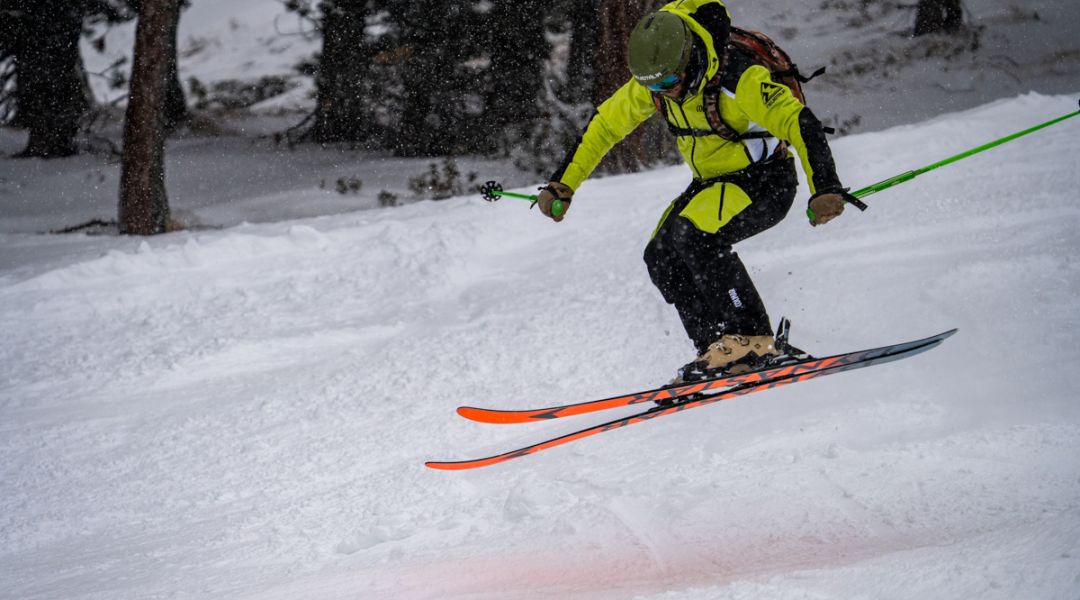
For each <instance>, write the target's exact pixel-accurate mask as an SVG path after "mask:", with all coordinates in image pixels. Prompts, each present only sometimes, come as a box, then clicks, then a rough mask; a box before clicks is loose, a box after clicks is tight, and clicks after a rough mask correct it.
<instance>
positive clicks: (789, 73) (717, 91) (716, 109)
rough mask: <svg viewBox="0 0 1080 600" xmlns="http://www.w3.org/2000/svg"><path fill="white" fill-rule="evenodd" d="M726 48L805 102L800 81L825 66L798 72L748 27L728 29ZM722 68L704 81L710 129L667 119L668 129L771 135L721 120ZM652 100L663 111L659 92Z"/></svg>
mask: <svg viewBox="0 0 1080 600" xmlns="http://www.w3.org/2000/svg"><path fill="white" fill-rule="evenodd" d="M728 48H729V51H730V49H731V48H734V49H736V50H740V51H742V52H744V53H745V54H747V55H749V56H750V57H751V58H752V59H753V60H754V63H755V64H759V65H761V66H763V67H765V68H766V69H768V70H769V73H770V74H771V75H772V79H773V81H774V82H776V83H778V84H781V85H783V86H786V87H787V88H788V89H790V90H791V94H792V95H793V96H795V98H796V99H798V101H799V102H801V103H803V104H804V105H805V104H806V96H805V95H804V94H803V90H802V84H804V83H806V82H808V81H810V80H811V79H813V78H815V77H817V76H818V75H821V74H822V73H824V72H825V67H821V68H820V69H818V70H817V71H814V72H813V74H811V75H810V76H809V77H806V76H805V75H803V74H802V73H800V72H799V68H798V67H797V66H796V65H795V63H794V62H792V60H791V57H790V56H788V53H787V52H784V50H783V49H782V48H780V46H778V45H777V44H776V42H774V41H773V40H772V38H770V37H769V36H767V35H765V34H764V33H761V32H759V31H752V30H749V29H740V28H738V27H732V28H731V36H730V37H729V39H728ZM723 75H724V69H723V68H721V69H720V71H719V72H717V73H716V75H714V76H713V78H712V79H711V80H709V82H708V83H707V84H705V90H704V97H703V99H702V100H703V102H704V105H705V119H706V120H707V121H708V122H709V127H710V130H709V131H704V130H700V129H686V128H682V127H676V126H674V125H672V124H671V122H670V121H668V129H670V130H671V132H672V133H674V134H675V135H676V136H693V137H701V136H705V135H719V136H720V137H722V138H724V139H725V140H728V141H731V142H741V141H743V140H748V139H760V138H768V137H772V134H770V133H768V132H765V131H759V132H752V133H739V132H737V131H735V129H734V128H732V127H731V126H729V125H728V124H727V123H725V122H724V119H723V118H722V117H721V116H720V95H721V93H722V92H721V87H722V86H721V83H720V80H721V79H722V78H723ZM653 101H654V102H655V103H656V107H657V109H659V110H660V111H661V112H663V111H665V110H666V107H665V106H664V103H663V101H662V99H661V97H660V96H659V94H653ZM825 131H826V133H833V130H832V128H829V127H826V128H825Z"/></svg>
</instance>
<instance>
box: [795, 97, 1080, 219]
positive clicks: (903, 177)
mask: <svg viewBox="0 0 1080 600" xmlns="http://www.w3.org/2000/svg"><path fill="white" fill-rule="evenodd" d="M1077 115H1080V110H1078V111H1076V112H1071V113H1069V114H1067V115H1064V116H1061V117H1058V118H1056V119H1051V120H1049V121H1047V122H1045V123H1040V124H1039V125H1036V126H1034V127H1031V128H1028V129H1025V130H1023V131H1018V132H1016V133H1014V134H1011V135H1007V136H1005V137H1003V138H1000V139H997V140H994V141H992V142H989V143H986V144H983V145H982V146H979V147H977V148H972V149H971V150H968V151H966V152H961V153H960V154H957V155H955V156H950V157H949V158H946V159H944V160H939V161H938V162H936V163H934V164H931V165H927V166H925V167H923V168H921V169H915V170H914V171H908V172H906V173H901V174H899V175H897V176H895V177H890V178H888V179H885V180H882V181H879V182H877V183H875V184H872V185H868V186H866V187H864V188H862V189H861V190H857V191H855V192H852V194H851V195H852V196H855V197H856V198H865V197H867V196H869V195H871V194H876V193H878V192H880V191H882V190H887V189H889V188H891V187H894V186H897V185H900V184H901V183H904V182H906V181H911V180H912V179H915V178H916V177H918V176H919V175H922V174H923V173H927V172H929V171H933V170H934V169H940V168H941V167H944V166H946V165H951V164H952V163H954V162H957V161H959V160H963V159H965V158H968V157H969V156H975V155H976V154H979V153H981V152H985V151H987V150H989V149H991V148H996V147H998V146H1000V145H1002V144H1005V143H1008V142H1011V141H1013V140H1015V139H1017V138H1021V137H1024V136H1025V135H1028V134H1029V133H1035V132H1036V131H1039V130H1040V129H1046V128H1047V127H1050V126H1051V125H1056V124H1058V123H1060V122H1062V121H1064V120H1066V119H1071V118H1073V117H1075V116H1077ZM862 210H865V209H862ZM806 215H807V216H808V217H810V220H811V221H813V220H814V217H815V215H814V212H813V211H812V210H810V209H806Z"/></svg>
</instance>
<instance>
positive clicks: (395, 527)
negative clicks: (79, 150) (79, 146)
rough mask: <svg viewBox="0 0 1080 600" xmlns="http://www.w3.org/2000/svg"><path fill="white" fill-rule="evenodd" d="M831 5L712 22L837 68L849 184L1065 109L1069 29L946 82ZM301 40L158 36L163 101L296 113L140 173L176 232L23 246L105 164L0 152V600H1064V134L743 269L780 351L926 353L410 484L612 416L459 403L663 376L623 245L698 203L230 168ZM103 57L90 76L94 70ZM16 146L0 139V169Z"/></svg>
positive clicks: (1071, 446) (1078, 550)
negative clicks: (948, 334)
mask: <svg viewBox="0 0 1080 600" xmlns="http://www.w3.org/2000/svg"><path fill="white" fill-rule="evenodd" d="M822 4H823V3H819V2H811V3H793V4H785V5H782V6H781V5H777V4H775V3H761V2H745V1H739V0H732V1H731V2H730V3H729V5H730V7H731V11H732V13H733V14H734V15H735V17H736V23H737V24H743V25H747V26H750V27H755V28H760V29H761V30H763V31H765V32H766V33H769V34H770V35H773V36H774V37H775V38H776V39H777V40H778V41H780V42H781V44H782V45H783V46H784V47H785V48H786V49H788V50H789V51H790V52H791V53H792V55H793V56H794V57H795V58H796V60H797V61H798V62H799V64H800V65H802V66H803V67H804V70H812V68H814V67H816V66H819V65H823V64H828V65H829V73H828V75H827V76H826V77H823V78H821V79H816V80H814V81H813V82H812V83H811V84H808V86H807V94H808V96H809V98H810V103H811V105H812V106H813V107H814V109H815V111H816V112H818V113H819V114H821V115H822V116H823V117H826V118H829V119H830V120H832V121H833V122H834V123H837V124H842V123H847V125H848V127H846V128H848V129H850V130H851V131H856V132H862V133H859V134H858V135H851V136H846V137H843V138H839V139H836V140H835V141H834V142H833V148H834V152H835V154H836V158H837V164H838V166H839V168H840V171H841V175H842V177H843V179H844V181H845V182H846V183H847V184H848V185H851V186H853V187H856V188H857V187H862V186H863V185H867V184H870V183H873V182H876V181H879V180H881V179H884V178H886V177H890V176H893V175H896V174H898V173H901V172H903V171H906V170H910V169H914V168H918V167H922V166H924V165H927V164H930V163H932V162H934V161H936V160H939V159H941V158H944V157H947V156H950V155H952V154H954V153H957V152H960V151H962V150H966V149H968V148H971V147H973V146H976V145H979V144H982V143H984V142H987V141H989V140H992V139H995V138H997V137H1000V136H1003V135H1006V134H1009V133H1012V132H1015V131H1018V130H1020V129H1022V128H1024V127H1028V126H1031V125H1034V124H1036V123H1039V122H1042V121H1045V120H1048V119H1051V118H1054V117H1057V116H1061V115H1063V114H1066V113H1067V112H1069V111H1072V110H1076V108H1077V104H1076V100H1077V97H1078V96H1080V94H1078V93H1077V91H1078V90H1077V81H1078V79H1077V74H1078V73H1080V61H1078V60H1077V56H1080V45H1078V44H1080V42H1078V41H1077V38H1076V35H1075V31H1076V24H1077V23H1080V3H1076V2H1062V1H1060V0H1037V1H1033V2H1025V3H1022V4H1021V3H1015V2H1012V1H1011V0H986V1H983V2H978V3H968V5H967V7H966V8H967V11H968V13H967V16H968V18H969V22H972V23H973V24H974V25H976V26H985V27H986V29H985V31H984V32H983V33H982V34H981V37H980V47H979V49H978V50H976V51H973V52H969V53H964V54H961V55H960V56H954V57H951V58H949V59H948V60H946V59H945V58H944V57H943V54H947V53H948V52H950V48H951V46H950V45H949V44H948V43H942V42H940V41H939V42H937V43H938V44H940V45H938V46H935V45H933V44H931V46H932V47H931V50H933V51H932V52H930V51H924V46H923V45H921V44H920V43H919V42H918V41H913V40H909V39H906V38H904V37H903V36H901V35H898V32H899V31H902V30H903V29H904V28H905V27H907V23H909V22H910V21H911V19H912V15H911V14H910V9H906V8H902V7H899V6H898V5H896V4H893V3H869V4H866V3H853V2H852V3H847V2H830V3H829V4H830V5H831V8H829V9H827V10H826V9H824V8H823V7H822ZM860 6H861V7H863V9H866V10H870V11H878V12H874V13H873V14H872V15H871V16H872V17H873V18H872V19H869V20H866V21H865V22H862V23H859V22H858V21H859V20H860V19H861V18H862V16H861V15H860V14H859V11H860ZM778 7H779V8H778ZM1036 15H1037V16H1036ZM304 27H305V26H304V25H302V24H301V23H299V22H298V21H297V20H296V19H295V17H293V16H289V15H288V14H287V13H286V12H285V11H284V8H283V7H282V6H281V5H280V4H279V3H277V2H268V1H267V0H213V1H211V0H194V1H193V2H192V7H191V8H190V9H189V10H187V11H186V12H185V13H184V16H183V19H182V21H181V33H180V50H181V61H180V70H181V77H182V79H183V81H184V83H185V84H188V78H189V77H195V78H197V79H198V80H200V81H201V82H203V83H204V84H212V83H215V82H221V81H227V80H234V79H243V80H254V79H258V78H259V77H264V76H276V77H283V78H286V79H288V80H289V81H291V82H293V83H295V84H297V87H296V88H295V89H293V90H292V91H290V92H289V93H287V94H285V95H283V96H280V97H278V98H274V99H271V100H268V101H266V102H264V103H261V104H260V105H258V106H257V107H255V110H254V114H244V115H237V114H230V115H228V116H227V118H224V117H223V118H220V119H219V121H218V123H217V125H218V126H219V127H220V128H221V129H223V130H225V133H226V135H224V136H220V137H208V136H200V135H197V134H188V135H186V136H185V137H181V138H178V139H174V140H172V141H170V144H169V149H168V161H169V162H168V167H167V174H168V188H169V194H170V205H171V206H172V208H173V211H174V214H175V215H176V216H177V217H178V218H179V219H180V220H181V221H182V222H184V223H186V224H187V225H189V226H191V227H193V229H191V230H188V231H183V232H177V233H172V234H168V235H164V236H158V237H154V238H147V239H142V238H122V237H116V236H109V235H83V234H77V235H41V233H42V232H45V231H49V230H55V229H60V228H63V227H67V226H72V225H76V224H79V223H82V222H85V221H87V220H89V219H95V218H99V219H112V218H114V217H115V214H116V201H117V195H116V189H117V183H118V179H119V172H118V165H117V164H116V160H115V159H113V158H111V157H109V156H106V155H102V154H94V155H84V156H79V157H75V158H71V159H65V160H62V161H39V160H14V159H9V158H2V157H0V331H2V332H3V337H4V343H3V344H0V598H12V599H19V600H24V599H25V600H30V599H42V600H45V599H49V600H52V599H55V598H65V599H88V600H89V599H109V600H112V599H115V598H147V599H150V598H215V599H217V598H237V599H243V598H252V599H256V598H257V599H260V600H263V599H270V600H273V599H276V598H281V599H290V600H291V599H294V598H312V599H316V600H319V599H336V598H365V599H366V598H379V599H382V598H393V599H395V600H396V599H404V600H412V599H421V598H439V599H447V600H465V599H468V600H483V599H492V600H494V599H498V600H517V599H520V600H526V599H527V600H533V599H548V598H560V599H562V598H574V599H582V600H607V599H616V598H617V599H624V598H632V599H635V600H715V599H742V598H761V597H767V598H778V599H781V600H786V599H791V600H794V599H804V598H814V599H832V598H837V599H839V598H845V599H846V598H888V599H893V598H897V599H903V598H912V599H915V598H920V599H921V598H926V597H937V598H986V599H998V598H1000V599H1009V600H1013V599H1015V598H1040V599H1061V600H1074V599H1075V598H1077V597H1078V596H1080V462H1078V459H1077V457H1078V456H1080V406H1078V404H1077V401H1076V393H1075V392H1074V390H1075V389H1076V388H1077V384H1078V383H1080V381H1078V379H1080V376H1078V375H1077V372H1076V370H1075V369H1074V368H1073V367H1072V365H1073V364H1075V363H1076V362H1077V360H1078V359H1080V345H1078V344H1077V343H1076V341H1075V340H1076V339H1077V336H1078V334H1080V316H1078V315H1080V310H1078V304H1077V300H1076V299H1077V298H1078V297H1080V264H1078V261H1077V258H1076V255H1077V249H1078V247H1080V233H1078V232H1080V208H1078V207H1077V205H1076V202H1075V199H1076V196H1077V194H1076V190H1077V189H1080V171H1078V170H1077V169H1076V166H1077V150H1078V145H1077V142H1076V140H1077V133H1078V131H1080V117H1078V118H1076V119H1073V120H1069V121H1066V122H1064V123H1062V124H1059V125H1056V126H1054V127H1052V128H1049V129H1046V130H1044V131H1040V132H1038V133H1036V134H1034V135H1032V136H1030V137H1027V138H1023V139H1021V140H1017V141H1014V142H1011V143H1009V144H1006V145H1005V146H1002V147H1000V148H997V149H994V150H991V151H989V152H986V153H984V154H980V155H978V156H975V157H973V158H970V159H966V160H964V161H962V162H960V163H957V164H955V165H952V166H949V167H946V168H943V169H941V170H937V171H934V172H932V173H928V174H925V175H923V176H921V177H919V178H918V179H916V180H915V181H912V182H909V183H906V184H904V185H902V186H900V187H898V188H894V189H891V190H888V191H885V192H882V193H880V194H877V195H874V196H872V197H870V198H868V202H869V203H870V204H871V209H870V210H869V211H867V212H866V213H859V212H857V211H855V210H854V209H849V210H848V211H847V214H845V215H843V216H842V217H840V218H839V219H837V220H836V221H834V222H832V223H830V224H829V225H827V226H825V227H821V228H811V227H809V226H808V225H807V224H806V221H805V219H804V218H803V217H802V216H801V214H800V213H801V207H802V202H803V200H804V199H805V197H806V194H807V192H806V190H805V188H804V189H803V190H802V191H801V192H800V200H798V201H797V204H796V208H795V209H793V211H792V214H791V215H789V218H788V219H787V220H786V221H785V222H784V223H782V224H780V225H779V226H778V227H776V228H775V229H773V230H771V231H769V232H766V233H765V234H762V235H761V236H758V237H756V238H754V239H752V240H749V241H747V242H744V243H742V244H740V246H739V247H738V250H739V252H740V255H741V256H742V257H743V259H744V261H745V262H746V263H747V264H748V265H749V267H750V268H751V270H752V272H753V274H754V277H755V280H756V282H757V284H758V286H759V288H760V289H761V290H762V293H763V295H764V297H765V300H766V303H767V305H768V307H769V310H770V313H771V315H772V317H773V319H774V320H776V319H778V318H779V317H780V316H782V315H786V316H788V317H790V318H792V320H793V321H794V330H793V342H794V343H795V344H796V345H799V346H800V347H804V348H806V349H808V350H811V351H813V352H814V353H816V354H819V355H827V354H830V353H835V352H842V351H847V350H853V349H860V348H867V347H873V346H878V345H881V344H886V343H892V342H898V341H903V340H908V339H913V338H917V337H922V336H926V335H930V334H933V333H937V332H939V331H942V330H945V329H949V328H952V327H958V328H959V330H960V331H959V333H958V334H957V335H956V336H954V337H953V338H951V339H949V340H948V341H947V342H946V343H945V344H943V345H942V346H941V347H940V348H937V349H934V350H932V351H931V352H929V353H927V354H924V355H920V356H918V357H915V358H911V359H908V360H904V361H900V362H896V363H891V364H887V365H882V366H878V367H873V368H872V369H866V370H860V371H856V372H852V373H847V374H843V375H840V376H837V377H828V378H823V379H819V380H814V381H808V382H805V383H800V384H798V385H794V386H789V387H786V388H782V389H777V390H772V391H768V392H764V393H761V394H755V395H752V396H747V397H743V398H739V399H735V400H732V401H728V402H723V403H720V404H717V405H713V406H708V407H703V408H700V409H696V410H694V411H691V412H687V413H682V414H678V415H674V416H671V417H666V418H663V419H660V420H656V421H651V422H648V423H644V424H640V425H635V426H633V427H628V428H625V429H621V430H618V431H612V432H608V433H604V434H602V435H599V436H596V437H592V438H589V439H586V440H581V441H579V442H575V443H572V444H570V445H566V446H561V447H558V448H555V449H552V450H549V451H546V452H543V453H540V454H537V455H534V456H528V457H524V458H521V459H518V460H515V461H512V462H510V463H507V464H504V465H498V466H494V467H490V468H487V469H481V470H477V471H469V472H439V471H433V470H430V469H427V468H425V467H424V466H423V462H424V461H426V460H455V459H463V458H471V457H479V456H487V455H491V454H495V453H499V452H503V451H506V450H509V449H512V448H515V447H518V446H522V445H526V444H529V443H533V442H536V441H539V440H542V439H546V438H548V437H553V436H556V435H559V434H562V433H567V432H570V431H573V430H575V429H578V428H580V427H584V426H586V425H589V424H592V423H596V422H601V421H603V420H606V419H608V418H610V417H609V415H592V416H582V417H576V418H573V419H567V420H566V421H560V422H553V423H543V424H531V425H518V426H492V425H482V424H477V423H472V422H468V421H465V420H463V419H460V418H459V417H457V416H456V415H455V414H454V408H455V407H457V406H459V405H462V404H470V405H477V406H491V407H505V408H528V407H540V406H549V405H553V404H560V403H563V402H568V401H578V400H587V399H594V398H601V397H606V396H610V395H614V394H619V393H624V392H627V391H631V390H635V389H641V388H646V387H652V386H655V385H657V384H660V383H663V382H666V381H667V380H668V379H669V378H670V377H671V376H672V374H673V372H674V369H675V368H677V367H678V366H679V365H681V364H683V363H684V362H686V361H687V360H689V358H690V357H691V354H692V352H693V349H692V347H691V345H690V343H689V342H688V341H687V340H686V339H685V337H684V334H683V333H682V328H681V326H680V324H679V322H678V318H677V316H676V315H675V313H674V311H673V310H672V309H671V307H669V306H667V305H666V304H664V303H663V300H662V299H661V298H660V296H659V294H658V293H657V292H656V291H655V290H654V289H653V287H652V286H651V284H650V283H649V281H648V276H647V274H646V272H645V268H644V265H643V263H642V261H641V251H642V249H643V247H644V245H645V243H646V241H647V240H648V236H649V235H650V233H651V231H652V229H653V227H654V226H655V223H656V221H657V219H659V218H660V215H661V214H662V212H663V209H664V208H665V207H666V205H667V203H668V202H669V200H670V199H671V198H672V197H673V196H674V195H675V194H677V193H678V192H679V191H681V190H682V189H683V188H684V187H685V185H686V184H687V182H688V181H689V177H690V175H689V172H688V171H687V169H686V168H685V167H673V168H667V169H660V170H656V171H651V172H647V173H643V174H639V175H630V176H620V177H608V178H603V179H593V180H590V181H589V182H587V183H586V184H585V185H584V186H583V188H582V189H581V190H580V191H579V193H578V194H577V201H576V202H575V203H574V205H573V208H572V209H571V211H570V213H569V216H568V218H567V220H566V221H564V222H563V223H561V224H558V225H556V224H553V223H551V222H549V221H547V220H545V219H543V218H541V217H540V216H539V215H538V213H537V211H535V210H533V211H530V210H528V209H527V205H526V204H525V203H523V202H521V201H516V200H504V201H501V202H499V203H496V204H488V203H485V202H483V201H482V200H480V199H479V197H477V196H475V195H473V196H468V197H459V198H453V199H450V200H446V201H441V202H430V201H423V202H411V201H410V202H408V203H406V205H405V206H401V207H396V208H390V209H381V210H374V209H375V208H376V207H377V206H378V200H377V196H378V193H379V192H380V191H382V190H387V191H390V192H392V193H395V194H398V195H400V196H402V198H403V200H409V198H408V195H409V194H408V192H407V191H406V190H407V185H406V182H407V179H408V178H409V177H411V176H415V175H419V174H420V173H421V172H423V171H424V169H425V167H426V165H427V162H428V161H426V160H419V161H418V160H411V161H410V160H401V159H393V158H388V157H386V156H381V155H378V154H372V153H367V152H358V151H351V150H343V149H337V148H330V149H317V148H312V147H301V148H299V149H297V150H295V151H294V150H290V149H288V148H287V147H284V146H276V145H274V144H273V143H272V142H271V141H270V140H268V139H266V138H257V137H255V136H257V135H259V134H268V133H271V132H274V131H280V130H282V129H284V127H285V126H287V125H290V124H294V123H295V122H297V121H298V120H299V117H297V116H296V114H297V113H295V112H291V111H296V110H305V109H310V107H311V103H312V99H311V97H310V92H311V89H312V87H311V82H310V79H305V78H302V77H300V76H299V75H297V73H296V71H295V66H296V64H297V63H299V62H301V61H303V60H306V59H308V58H310V57H311V56H312V54H313V53H315V52H317V51H318V43H317V41H316V40H313V39H311V38H310V37H305V36H303V35H295V34H296V33H298V32H301V31H303V30H304ZM841 28H842V34H840V33H838V31H839V30H840V29H841ZM132 33H133V27H132V25H130V24H129V25H126V26H123V27H118V28H115V29H113V30H110V31H109V33H108V38H107V41H106V52H105V53H103V54H97V53H96V52H95V51H93V50H91V49H90V48H89V46H85V47H84V54H85V55H86V56H87V62H88V66H89V68H90V70H92V71H101V70H103V69H104V68H105V67H107V66H108V65H109V64H111V63H112V62H113V61H114V60H115V59H116V58H119V57H123V56H126V54H127V52H128V51H129V49H130V47H131V42H132ZM935 52H936V53H935ZM866 59H869V60H866ZM877 59H880V60H877ZM863 69H865V70H864V71H862V72H858V71H860V70H863ZM91 81H92V83H93V85H94V90H95V93H96V95H97V97H98V100H99V101H106V100H110V99H114V98H116V97H118V96H122V90H120V91H118V90H110V89H108V88H107V86H106V85H105V80H104V79H101V78H96V77H95V78H92V79H91ZM855 117H858V119H857V122H856V119H855ZM887 127H891V128H890V129H885V128H887ZM22 145H23V138H22V134H20V133H16V132H12V131H10V130H4V129H0V153H2V154H3V155H4V156H7V155H10V154H12V153H14V152H16V151H18V150H19V149H20V148H21V147H22ZM458 164H459V166H460V167H461V170H462V171H463V172H466V173H467V172H470V171H475V172H478V173H479V174H480V180H485V179H499V180H500V181H503V182H504V183H506V184H507V185H508V187H510V186H520V187H518V188H517V190H516V191H521V192H532V191H534V189H535V183H534V180H533V178H532V177H531V176H528V175H525V174H523V173H517V172H514V171H513V170H511V169H508V167H507V165H506V163H505V162H504V161H491V160H482V159H476V158H459V159H458ZM343 177H346V178H347V177H359V178H360V179H362V180H363V182H364V185H363V189H362V190H361V191H360V192H359V193H357V194H348V195H342V194H339V193H337V192H336V191H334V190H333V188H334V182H335V181H336V180H337V179H339V178H343ZM529 186H531V187H529ZM628 412H631V411H628V410H621V411H614V412H613V413H612V415H611V416H616V415H622V414H627V413H628Z"/></svg>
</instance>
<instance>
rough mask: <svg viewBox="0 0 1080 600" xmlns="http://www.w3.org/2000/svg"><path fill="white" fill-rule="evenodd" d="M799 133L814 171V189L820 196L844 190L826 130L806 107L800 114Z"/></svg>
mask: <svg viewBox="0 0 1080 600" xmlns="http://www.w3.org/2000/svg"><path fill="white" fill-rule="evenodd" d="M799 132H800V133H801V134H802V139H803V143H804V144H806V154H807V161H808V162H809V163H810V168H812V169H813V171H814V189H815V190H817V192H818V193H819V194H820V193H822V192H825V191H837V190H839V189H840V188H842V187H843V186H842V185H841V184H840V178H839V177H838V176H837V175H836V163H835V162H833V156H832V150H830V149H829V142H828V141H827V140H826V139H825V128H824V127H822V125H821V121H819V120H818V118H817V117H816V116H814V113H813V112H811V110H810V109H809V108H805V107H804V108H803V109H802V112H800V113H799Z"/></svg>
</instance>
